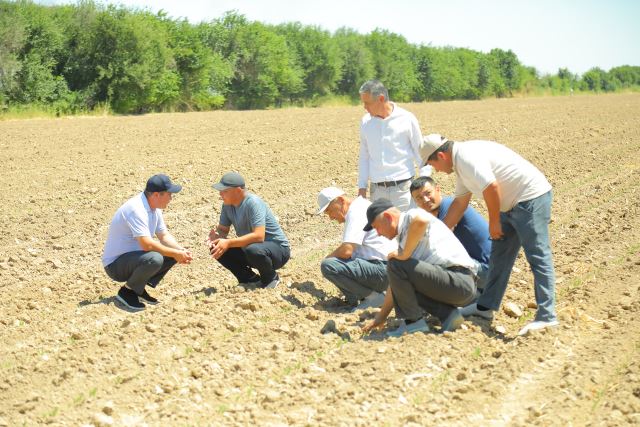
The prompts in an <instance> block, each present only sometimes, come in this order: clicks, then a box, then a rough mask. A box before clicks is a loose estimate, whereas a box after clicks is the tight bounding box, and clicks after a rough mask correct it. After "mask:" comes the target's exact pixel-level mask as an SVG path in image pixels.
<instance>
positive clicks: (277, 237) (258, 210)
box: [220, 193, 289, 246]
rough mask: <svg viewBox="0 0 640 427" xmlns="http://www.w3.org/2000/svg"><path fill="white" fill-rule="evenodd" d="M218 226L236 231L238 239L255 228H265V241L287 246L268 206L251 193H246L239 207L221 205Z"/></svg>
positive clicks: (285, 239) (285, 237)
mask: <svg viewBox="0 0 640 427" xmlns="http://www.w3.org/2000/svg"><path fill="white" fill-rule="evenodd" d="M220 224H221V225H224V226H225V227H230V226H232V225H233V228H234V229H235V230H236V235H238V237H241V236H244V235H245V234H249V233H251V232H252V231H253V230H254V229H255V228H256V227H265V241H268V242H278V243H280V244H281V245H282V246H289V241H288V240H287V236H285V234H284V232H283V231H282V228H280V224H278V221H277V220H276V217H275V216H274V215H273V212H271V209H269V206H268V205H267V204H266V203H265V202H264V201H263V200H262V199H261V198H260V197H258V196H256V195H255V194H253V193H247V195H246V196H245V198H244V199H243V200H242V203H240V206H238V207H236V206H232V205H225V204H223V205H222V212H220Z"/></svg>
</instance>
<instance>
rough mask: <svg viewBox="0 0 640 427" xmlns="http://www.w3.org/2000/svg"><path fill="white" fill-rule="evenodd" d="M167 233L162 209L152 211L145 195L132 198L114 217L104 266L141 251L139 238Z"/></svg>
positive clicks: (105, 247) (107, 242) (104, 253)
mask: <svg viewBox="0 0 640 427" xmlns="http://www.w3.org/2000/svg"><path fill="white" fill-rule="evenodd" d="M165 231H167V226H166V225H165V223H164V218H163V217H162V210H161V209H151V207H149V202H148V201H147V198H146V197H145V195H144V193H140V194H138V195H137V196H134V197H132V198H130V199H129V200H127V201H126V202H125V203H124V204H123V205H122V206H120V208H119V209H118V210H117V211H116V213H115V214H114V215H113V219H112V220H111V225H110V226H109V234H108V236H107V241H106V243H105V245H104V252H103V254H102V265H103V266H105V267H106V266H107V265H109V264H111V263H112V262H113V261H115V260H116V259H117V258H118V257H119V256H120V255H122V254H125V253H128V252H135V251H141V250H142V247H141V246H140V243H139V242H138V239H137V238H138V237H153V236H155V235H156V234H160V233H164V232H165Z"/></svg>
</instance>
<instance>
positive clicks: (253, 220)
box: [207, 172, 290, 289]
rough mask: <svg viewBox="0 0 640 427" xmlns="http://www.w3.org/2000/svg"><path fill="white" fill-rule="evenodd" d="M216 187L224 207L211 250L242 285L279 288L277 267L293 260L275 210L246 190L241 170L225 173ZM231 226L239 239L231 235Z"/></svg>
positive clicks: (211, 241)
mask: <svg viewBox="0 0 640 427" xmlns="http://www.w3.org/2000/svg"><path fill="white" fill-rule="evenodd" d="M213 188H214V189H216V190H218V191H219V192H220V198H221V199H222V210H221V212H220V223H219V224H218V226H217V227H216V228H215V229H213V230H211V232H210V233H209V237H208V239H207V244H208V246H209V252H210V253H211V255H212V256H213V257H214V258H215V259H217V260H218V262H219V263H220V264H222V265H223V266H224V267H225V268H226V269H227V270H229V271H231V273H233V275H234V276H235V277H236V279H238V282H239V283H240V284H250V285H258V286H260V287H263V288H269V289H272V288H275V287H276V286H277V285H278V283H280V277H279V276H278V273H276V270H278V269H279V268H281V267H282V266H284V265H285V264H286V263H287V261H289V256H290V249H289V241H288V240H287V236H285V234H284V232H283V231H282V229H281V228H280V225H279V224H278V221H276V218H275V216H274V215H273V213H272V212H271V209H269V206H267V204H266V203H265V202H264V201H262V199H261V198H260V197H258V196H256V195H255V194H253V193H250V192H248V191H247V190H246V189H245V182H244V178H242V176H241V175H240V174H239V173H237V172H228V173H226V174H224V175H223V176H222V179H220V182H218V183H216V184H213ZM231 226H233V228H234V229H235V231H236V236H237V237H235V238H229V237H228V235H229V230H230V229H231ZM253 268H255V269H256V270H258V273H259V275H258V274H256V273H255V272H254V271H253V270H252V269H253Z"/></svg>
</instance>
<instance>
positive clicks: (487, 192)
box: [421, 134, 558, 335]
mask: <svg viewBox="0 0 640 427" xmlns="http://www.w3.org/2000/svg"><path fill="white" fill-rule="evenodd" d="M421 153H422V154H421V155H422V157H423V159H424V160H425V161H426V162H428V163H429V164H430V165H431V166H433V168H434V169H435V170H436V171H439V172H445V173H452V172H455V174H456V198H455V200H454V201H453V203H452V204H451V207H450V208H449V212H448V213H447V216H446V217H445V218H444V222H445V224H447V226H449V227H454V226H455V225H456V224H457V223H458V221H459V220H460V218H461V217H462V214H463V212H464V211H465V209H466V208H467V206H468V204H469V200H470V199H471V195H472V194H474V195H476V197H482V198H483V199H484V201H485V203H486V204H487V210H488V211H489V234H490V236H491V239H492V240H493V242H492V245H491V257H490V260H489V272H488V276H487V284H486V287H485V289H484V292H483V294H482V295H481V296H480V298H479V299H478V301H477V303H474V304H471V305H469V306H467V307H464V308H463V309H461V312H462V314H463V315H464V316H471V315H476V316H480V317H483V318H485V319H489V320H491V319H493V312H494V311H496V310H498V308H499V307H500V303H501V302H502V298H503V297H504V293H505V291H506V289H507V284H508V283H509V277H510V275H511V269H512V267H513V264H514V262H515V260H516V257H517V256H518V252H519V251H520V247H523V248H524V254H525V256H526V257H527V261H528V262H529V265H530V266H531V271H532V272H533V279H534V290H535V296H536V304H537V306H538V310H537V312H536V317H535V320H534V321H533V322H531V323H529V324H527V325H525V326H524V327H523V328H522V329H521V330H520V332H519V335H524V334H526V333H527V332H529V331H531V330H536V329H542V328H547V327H552V326H556V325H558V321H557V317H556V311H555V272H554V268H553V258H552V254H551V245H550V243H549V222H550V220H551V199H552V193H551V184H549V181H547V179H546V178H545V176H544V175H543V174H542V172H540V171H539V170H538V168H536V167H535V166H534V165H532V164H531V163H529V162H528V161H527V160H525V159H524V158H522V157H521V156H520V155H518V154H517V153H515V152H514V151H512V150H510V149H509V148H507V147H505V146H504V145H501V144H498V143H496V142H493V141H481V140H476V141H467V142H459V143H458V142H454V141H448V140H447V139H446V138H443V137H441V136H440V135H437V134H433V135H429V136H428V137H426V138H425V139H424V145H423V147H422V148H421Z"/></svg>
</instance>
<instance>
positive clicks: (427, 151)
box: [420, 133, 447, 164]
mask: <svg viewBox="0 0 640 427" xmlns="http://www.w3.org/2000/svg"><path fill="white" fill-rule="evenodd" d="M445 142H447V138H445V137H443V136H441V135H440V134H438V133H432V134H430V135H427V136H425V137H424V138H422V143H421V144H420V157H422V162H423V164H424V163H427V159H429V157H430V156H431V155H432V154H433V153H434V152H435V151H436V150H437V149H438V148H440V146H441V145H442V144H444V143H445Z"/></svg>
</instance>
